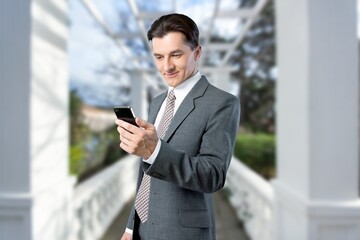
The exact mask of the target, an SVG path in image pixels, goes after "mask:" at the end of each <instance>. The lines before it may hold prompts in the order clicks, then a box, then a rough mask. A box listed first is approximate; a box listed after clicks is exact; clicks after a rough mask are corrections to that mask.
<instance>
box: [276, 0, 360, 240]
mask: <svg viewBox="0 0 360 240" xmlns="http://www.w3.org/2000/svg"><path fill="white" fill-rule="evenodd" d="M356 9H357V6H356V1H355V0H349V1H338V0H317V1H313V0H303V1H294V0H290V1H289V0H277V1H276V11H275V12H276V16H277V19H276V22H277V26H276V29H277V62H278V68H279V80H278V83H277V107H276V109H277V138H278V142H277V179H276V180H275V181H274V182H273V183H274V187H275V191H276V195H277V226H276V230H277V236H276V238H275V239H278V240H288V239H291V240H306V239H309V240H310V239H311V240H313V239H314V240H315V239H316V240H335V239H347V240H358V239H359V236H360V200H359V191H358V190H359V187H358V185H359V139H358V126H359V117H358V116H359V115H358V112H359V105H358V97H359V88H358V79H359V75H358V54H359V52H358V45H357V37H356V23H357V19H356Z"/></svg>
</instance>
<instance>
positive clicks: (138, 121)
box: [135, 118, 155, 130]
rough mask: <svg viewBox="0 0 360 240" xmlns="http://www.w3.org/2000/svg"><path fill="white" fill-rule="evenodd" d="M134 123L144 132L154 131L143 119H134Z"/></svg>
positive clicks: (152, 126)
mask: <svg viewBox="0 0 360 240" xmlns="http://www.w3.org/2000/svg"><path fill="white" fill-rule="evenodd" d="M135 121H136V124H137V125H138V126H139V127H142V128H144V129H145V130H153V129H155V127H154V125H152V124H151V123H149V122H147V121H145V120H144V119H141V118H136V119H135Z"/></svg>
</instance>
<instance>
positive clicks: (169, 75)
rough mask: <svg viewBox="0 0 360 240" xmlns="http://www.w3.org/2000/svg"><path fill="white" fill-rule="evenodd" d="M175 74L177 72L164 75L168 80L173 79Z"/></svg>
mask: <svg viewBox="0 0 360 240" xmlns="http://www.w3.org/2000/svg"><path fill="white" fill-rule="evenodd" d="M177 74H178V72H172V73H165V74H164V75H165V76H166V77H168V78H173V77H176V75H177Z"/></svg>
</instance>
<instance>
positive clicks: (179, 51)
mask: <svg viewBox="0 0 360 240" xmlns="http://www.w3.org/2000/svg"><path fill="white" fill-rule="evenodd" d="M183 52H184V51H183V50H181V49H176V50H174V51H171V52H170V54H169V55H172V54H176V53H183ZM159 55H160V56H162V55H163V54H160V53H154V56H159Z"/></svg>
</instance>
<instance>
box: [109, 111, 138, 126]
mask: <svg viewBox="0 0 360 240" xmlns="http://www.w3.org/2000/svg"><path fill="white" fill-rule="evenodd" d="M114 112H115V114H116V117H117V118H118V119H121V120H123V121H125V122H128V123H131V124H133V125H135V126H137V124H136V122H135V114H134V112H133V110H132V108H131V107H130V106H120V107H114Z"/></svg>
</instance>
